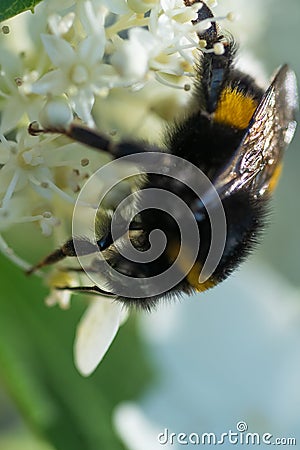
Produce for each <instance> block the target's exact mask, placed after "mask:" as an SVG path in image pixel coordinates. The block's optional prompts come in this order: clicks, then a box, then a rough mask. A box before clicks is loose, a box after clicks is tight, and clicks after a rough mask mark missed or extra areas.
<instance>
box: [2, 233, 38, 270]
mask: <svg viewBox="0 0 300 450" xmlns="http://www.w3.org/2000/svg"><path fill="white" fill-rule="evenodd" d="M0 250H1V252H2V253H3V254H4V255H6V256H7V258H8V259H9V260H10V261H11V262H12V263H14V264H16V265H17V266H18V267H20V268H21V269H22V270H25V271H27V270H29V269H30V268H31V264H29V263H28V262H27V261H24V259H22V258H20V257H19V256H18V255H16V254H15V252H14V251H13V249H12V248H11V247H9V245H8V244H7V242H6V241H5V240H4V238H3V237H2V235H0ZM35 274H36V275H38V276H39V277H40V276H42V274H41V272H40V271H36V272H35Z"/></svg>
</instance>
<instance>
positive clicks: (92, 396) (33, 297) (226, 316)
mask: <svg viewBox="0 0 300 450" xmlns="http://www.w3.org/2000/svg"><path fill="white" fill-rule="evenodd" d="M220 3H221V5H220V13H221V12H222V9H224V10H225V11H226V12H227V11H229V10H232V11H237V12H238V13H239V20H238V21H237V22H236V23H234V24H233V25H232V29H233V33H234V35H235V37H236V39H237V40H238V41H240V42H241V48H240V52H241V53H242V54H244V53H247V54H248V53H251V54H252V55H253V57H254V58H255V59H257V61H259V62H260V63H261V65H262V69H263V70H264V71H265V72H266V73H267V74H268V75H270V74H271V73H272V72H273V71H274V69H275V68H276V67H277V66H279V65H280V64H282V63H285V62H287V63H289V64H290V65H291V67H292V68H293V69H294V70H295V71H296V74H297V76H298V79H299V78H300V58H299V49H298V27H299V16H300V4H299V1H298V0H289V2H282V1H281V0H265V1H264V2H263V3H262V2H260V1H258V0H256V1H254V0H253V1H252V2H249V1H247V0H223V1H222V2H220ZM224 27H225V26H224ZM226 28H229V26H227V25H226ZM252 66H253V67H255V64H253V65H252ZM257 70H260V68H258V69H257ZM299 132H300V131H299V128H298V131H297V132H296V136H295V138H294V141H293V142H292V144H291V145H290V147H289V150H288V152H287V154H286V157H285V165H284V170H283V175H282V178H281V180H280V182H279V185H278V188H277V190H276V193H275V196H274V200H273V202H272V213H271V220H270V222H271V225H270V227H269V228H268V229H267V230H266V232H265V236H264V239H263V243H262V245H260V247H259V248H258V249H257V251H256V252H255V254H253V255H252V256H251V258H250V259H249V261H248V262H246V263H245V264H243V266H242V268H241V269H240V270H239V271H238V272H236V273H235V274H234V275H233V276H231V278H230V279H229V280H227V281H226V282H224V283H223V284H222V285H220V286H218V287H216V288H215V289H213V290H212V291H210V292H207V293H205V294H201V295H198V296H195V297H193V298H189V299H185V300H184V301H182V302H178V303H174V304H169V305H168V306H162V307H161V308H159V310H158V311H157V312H155V313H153V314H151V315H147V314H138V315H133V316H131V318H130V319H129V321H128V322H127V323H126V324H125V325H124V326H123V327H122V328H121V330H120V332H119V334H118V336H117V338H116V340H115V341H114V343H113V345H112V347H111V349H110V351H109V352H108V354H107V355H106V357H105V359H104V361H103V363H101V365H100V366H99V368H98V369H97V370H96V372H95V374H93V375H92V376H91V377H90V378H87V379H84V378H82V377H81V376H80V375H79V374H78V373H77V371H76V369H75V368H74V365H73V361H72V346H73V340H74V334H75V327H76V324H77V323H78V320H79V318H80V316H81V314H82V311H83V309H84V306H85V305H84V304H83V302H73V306H72V308H71V310H70V311H68V312H64V311H61V310H59V309H56V308H55V309H51V310H50V309H47V308H45V306H44V304H43V302H42V301H41V299H43V298H44V297H45V294H46V289H44V288H43V287H42V286H41V285H40V282H39V280H31V281H30V283H28V280H27V279H25V277H24V276H23V274H21V273H20V270H18V269H16V268H15V267H13V266H12V265H11V264H10V263H9V262H7V261H6V260H5V258H4V257H2V256H1V255H0V268H1V276H0V279H1V290H0V300H1V301H0V363H1V366H0V450H20V449H22V450H26V449H27V448H28V449H30V450H47V449H48V450H51V449H52V450H53V449H59V450H60V449H61V450H77V449H85V450H90V449H92V450H100V449H102V448H103V449H104V448H105V449H112V450H117V449H122V448H123V449H126V448H127V449H129V450H157V449H159V448H162V445H160V444H159V443H158V441H157V435H158V434H159V433H161V432H164V430H165V429H168V430H169V432H170V433H172V432H174V433H177V434H179V433H180V432H183V433H191V432H195V433H199V434H201V433H205V432H207V433H209V432H214V433H216V434H217V435H220V434H221V433H226V432H228V431H229V430H230V429H231V430H233V431H236V424H237V423H238V422H240V421H243V422H245V423H246V424H247V427H248V431H249V432H253V433H254V432H257V433H261V434H263V433H271V434H272V435H273V436H274V439H275V438H277V437H278V438H289V437H294V438H296V439H297V442H298V444H297V445H298V446H299V445H300V428H299V417H300V385H299V379H300V350H299V349H300V276H299V267H300V265H299V254H300V238H299V220H300V207H299V198H298V195H299V189H300V181H299V174H298V171H299V166H300V141H299ZM18 239H19V241H20V242H21V241H22V236H19V238H18ZM32 259H33V260H34V259H35V258H34V255H32ZM23 416H25V417H26V418H27V420H26V421H24V420H23V419H22V417H23ZM47 442H48V443H47ZM164 447H165V448H175V449H179V448H181V445H180V444H178V443H177V444H176V443H174V445H164ZM189 447H191V448H194V447H195V446H193V445H185V448H189ZM243 447H244V446H243V445H241V444H238V445H235V448H243ZM260 447H262V448H264V445H260ZM296 448H298V447H297V446H296Z"/></svg>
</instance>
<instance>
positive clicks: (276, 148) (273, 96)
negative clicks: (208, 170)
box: [214, 65, 298, 197]
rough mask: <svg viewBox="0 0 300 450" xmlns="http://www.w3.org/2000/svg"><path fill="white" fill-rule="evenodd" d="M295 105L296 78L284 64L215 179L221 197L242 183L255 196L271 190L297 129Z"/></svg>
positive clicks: (241, 186)
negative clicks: (238, 142) (237, 144)
mask: <svg viewBox="0 0 300 450" xmlns="http://www.w3.org/2000/svg"><path fill="white" fill-rule="evenodd" d="M297 106H298V97H297V84H296V77H295V74H294V72H293V71H292V70H291V69H289V67H288V66H287V65H284V66H282V67H280V68H279V69H278V70H277V72H276V74H275V76H274V78H273V81H272V83H271V85H270V86H269V88H268V89H267V91H266V92H265V94H264V95H263V98H262V100H261V102H260V103H259V105H258V107H257V108H256V110H255V113H254V115H253V117H252V119H251V122H250V124H249V127H248V129H247V131H246V134H245V136H244V137H243V140H242V142H241V144H240V146H239V147H238V148H237V150H236V152H235V153H234V155H233V157H232V159H231V161H230V162H229V164H228V165H226V167H225V168H223V170H222V171H221V173H220V174H219V175H218V176H217V178H216V180H215V181H214V185H215V187H216V189H217V191H218V192H219V195H220V196H221V197H225V196H227V195H230V193H232V192H233V191H237V190H239V189H241V188H243V187H244V186H250V188H251V189H253V192H254V193H255V195H257V196H261V195H263V194H264V193H265V192H267V191H268V189H269V188H270V189H271V186H272V177H274V178H277V172H276V170H278V169H279V167H280V166H281V165H280V161H281V158H282V155H283V152H284V150H285V148H286V147H287V146H288V144H289V143H290V142H291V140H292V137H293V135H294V132H295V129H296V121H295V112H296V110H297ZM274 178H273V182H274V184H275V180H274Z"/></svg>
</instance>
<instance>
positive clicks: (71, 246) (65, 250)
mask: <svg viewBox="0 0 300 450" xmlns="http://www.w3.org/2000/svg"><path fill="white" fill-rule="evenodd" d="M97 250H98V247H97V246H95V245H94V244H92V243H91V242H90V241H88V240H85V239H76V241H75V242H74V240H73V239H70V240H69V241H67V242H66V243H65V244H63V245H62V246H61V247H60V248H58V249H57V250H54V252H52V253H50V255H48V256H46V257H45V258H44V259H42V260H41V261H40V262H38V263H37V264H36V265H34V266H33V267H31V268H30V269H29V270H28V271H27V272H26V273H27V275H31V274H32V273H34V272H35V271H36V270H38V269H41V268H42V267H45V266H49V265H51V264H55V263H57V262H58V261H61V260H62V259H64V258H66V257H67V256H83V255H90V254H92V253H95V252H96V251H97Z"/></svg>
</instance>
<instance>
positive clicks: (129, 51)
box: [0, 0, 199, 375]
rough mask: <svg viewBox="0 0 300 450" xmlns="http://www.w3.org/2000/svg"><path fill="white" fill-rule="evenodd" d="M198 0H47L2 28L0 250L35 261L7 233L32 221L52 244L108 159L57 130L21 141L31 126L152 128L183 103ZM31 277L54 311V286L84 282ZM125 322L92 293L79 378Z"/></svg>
mask: <svg viewBox="0 0 300 450" xmlns="http://www.w3.org/2000/svg"><path fill="white" fill-rule="evenodd" d="M198 7H199V5H198V6H197V5H193V6H191V7H186V6H185V5H184V3H183V2H182V1H181V0H160V1H159V0H140V1H139V0H127V1H126V0H79V1H77V2H75V1H73V0H59V1H57V0H45V1H44V2H41V3H40V4H39V5H38V6H37V7H36V8H35V14H34V15H32V14H31V13H29V12H27V13H24V14H22V15H20V16H19V17H16V18H13V19H11V20H10V21H9V28H7V31H9V33H8V34H4V33H3V34H1V35H0V45H1V52H0V65H1V67H0V113H1V120H0V231H1V233H2V235H0V250H1V251H2V252H3V253H4V254H5V255H6V256H7V257H8V258H10V259H11V260H12V261H13V262H14V263H15V264H17V265H19V266H20V267H21V268H22V269H25V270H27V269H29V267H30V263H32V261H30V263H29V262H27V261H24V260H23V259H22V258H20V257H19V256H18V254H17V252H16V251H15V249H12V248H11V247H12V246H11V245H8V243H7V242H6V240H5V235H6V230H8V229H13V228H14V227H17V226H18V225H21V224H24V223H27V224H32V227H35V228H34V230H38V232H39V233H41V234H42V235H44V236H47V237H49V236H52V237H51V239H52V240H53V248H56V247H57V246H58V245H61V243H62V242H64V240H66V239H68V238H69V236H68V235H67V232H66V230H67V229H69V227H70V222H71V217H72V209H73V205H74V204H75V202H76V195H77V193H78V192H79V191H80V189H81V188H82V186H83V184H84V182H85V180H86V179H87V178H88V177H89V176H90V175H91V174H92V173H93V172H94V171H95V170H96V169H97V168H98V167H99V166H100V165H102V164H104V163H105V162H106V161H107V156H101V155H100V154H99V152H94V151H93V150H91V149H88V148H87V147H86V146H83V145H81V144H79V143H75V142H70V140H68V139H67V138H66V137H64V136H61V135H59V133H58V134H57V135H55V134H43V133H41V134H39V133H37V134H38V135H37V136H30V135H29V134H28V131H27V128H28V125H29V123H31V122H34V121H38V122H39V124H40V126H41V128H42V127H43V128H44V129H45V130H47V129H48V128H50V127H52V128H55V129H57V130H59V129H63V128H64V127H66V126H68V124H69V123H70V121H71V120H72V119H73V117H74V116H77V118H79V119H80V120H81V121H82V122H84V123H86V124H87V125H89V126H92V127H93V126H95V123H100V127H101V130H102V131H103V132H105V133H111V134H115V133H117V134H118V136H117V137H118V138H121V137H122V134H123V133H126V134H127V135H128V132H129V131H131V130H132V133H134V134H136V135H139V133H140V130H149V129H151V130H152V135H158V134H159V130H160V129H161V128H162V126H163V124H164V122H165V120H167V119H168V118H170V114H171V115H172V114H173V115H175V114H176V113H177V112H178V111H179V110H180V109H181V107H182V105H183V104H185V103H186V101H187V98H188V96H187V95H186V93H185V91H184V90H187V89H186V86H188V85H189V80H190V77H191V76H193V71H194V69H193V66H194V59H195V55H197V52H198V51H199V46H198V39H197V35H196V33H195V29H194V27H193V25H192V22H191V21H192V20H194V19H196V17H197V8H198ZM5 25H6V24H5ZM28 30H29V32H28ZM173 88H176V89H173ZM179 90H181V92H180V94H181V95H179V94H178V91H179ZM162 103H163V104H162ZM169 105H171V106H172V107H171V108H170V106H169ZM125 106H126V111H125V112H124V108H125ZM140 137H144V136H142V135H141V136H140ZM152 137H153V136H151V138H152ZM35 232H36V231H35ZM41 256H43V254H42V253H41ZM38 275H40V276H42V277H43V278H44V280H45V282H46V283H47V285H48V286H49V287H50V294H49V295H48V297H47V299H46V303H47V304H48V305H51V306H53V305H55V304H58V305H59V306H61V307H62V308H63V309H66V308H68V307H69V306H70V299H71V293H70V292H69V291H66V290H56V289H55V286H78V285H79V284H80V283H82V282H84V283H86V282H87V280H83V277H81V275H80V276H78V274H77V273H76V276H75V275H74V274H73V272H72V273H71V272H70V273H68V272H64V271H62V270H59V268H58V269H54V270H51V271H50V274H49V275H48V276H45V275H44V274H43V272H42V271H39V272H38ZM88 281H89V280H88ZM123 320H124V311H122V309H121V307H120V305H119V304H118V303H115V302H114V301H110V300H107V299H104V298H100V299H99V300H96V301H94V300H93V301H92V300H91V305H90V307H89V308H88V309H87V312H86V314H85V315H84V317H83V319H82V321H81V324H80V326H79V328H78V332H77V336H76V343H75V350H74V353H75V361H76V364H77V366H78V369H79V370H80V372H81V373H82V374H84V375H88V374H90V373H91V372H92V371H93V370H94V369H95V367H96V366H97V364H98V363H99V362H100V360H101V359H102V358H103V356H104V355H105V353H106V351H107V349H108V347H109V346H110V344H111V342H112V340H113V338H114V336H115V335H116V333H117V330H118V328H119V326H120V324H121V323H122V322H123Z"/></svg>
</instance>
